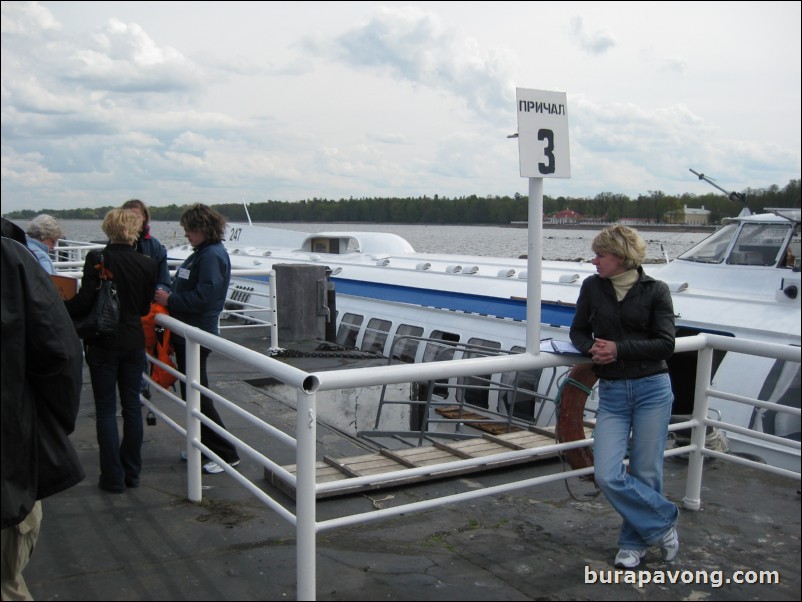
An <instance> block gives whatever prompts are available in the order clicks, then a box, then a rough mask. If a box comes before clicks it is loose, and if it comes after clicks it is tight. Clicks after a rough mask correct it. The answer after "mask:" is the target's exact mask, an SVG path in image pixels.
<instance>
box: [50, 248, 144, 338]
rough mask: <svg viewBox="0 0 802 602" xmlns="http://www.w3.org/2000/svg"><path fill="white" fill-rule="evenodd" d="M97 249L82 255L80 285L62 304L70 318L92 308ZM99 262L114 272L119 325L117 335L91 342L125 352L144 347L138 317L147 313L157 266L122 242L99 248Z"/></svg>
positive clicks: (83, 313)
mask: <svg viewBox="0 0 802 602" xmlns="http://www.w3.org/2000/svg"><path fill="white" fill-rule="evenodd" d="M99 258H100V252H99V251H90V252H89V253H88V254H87V255H86V262H85V263H84V273H83V277H82V278H81V288H80V290H79V291H78V294H77V295H75V296H74V297H73V298H72V299H70V300H69V301H65V302H64V303H65V304H66V306H67V311H69V312H70V315H71V316H72V317H73V318H80V317H83V316H84V315H86V313H87V312H88V311H89V310H90V309H91V308H92V304H93V303H94V301H95V295H96V291H97V287H98V283H99V281H100V279H99V277H98V273H97V270H96V269H95V265H96V264H97V263H98V261H99ZM103 261H104V265H105V266H106V268H107V269H109V270H110V271H111V272H112V274H113V275H114V276H113V278H112V280H114V282H116V283H117V295H118V297H119V299H120V328H119V330H118V331H117V336H112V337H99V338H97V339H92V344H93V345H97V346H98V347H104V348H106V349H117V350H120V351H127V350H131V349H136V348H140V347H141V348H142V349H144V348H145V334H144V332H143V330H142V316H146V315H148V313H150V303H151V301H153V295H154V294H155V292H156V277H157V271H156V270H157V267H156V262H155V261H153V259H151V258H150V257H148V256H146V255H142V254H141V253H137V252H136V250H135V249H134V247H132V246H131V245H126V244H108V245H106V248H105V249H103Z"/></svg>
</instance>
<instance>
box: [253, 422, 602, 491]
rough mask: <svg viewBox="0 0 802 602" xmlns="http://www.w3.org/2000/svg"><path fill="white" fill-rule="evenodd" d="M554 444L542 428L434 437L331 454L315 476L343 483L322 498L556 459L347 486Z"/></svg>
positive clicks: (517, 461)
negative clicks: (395, 473)
mask: <svg viewBox="0 0 802 602" xmlns="http://www.w3.org/2000/svg"><path fill="white" fill-rule="evenodd" d="M586 431H587V432H586V436H590V431H589V429H586ZM553 443H555V437H554V429H553V428H552V429H538V431H537V432H534V431H524V430H519V431H515V432H510V433H504V434H501V435H491V434H486V435H484V436H482V437H476V438H473V439H463V440H460V441H454V442H448V443H443V442H440V441H435V442H434V443H433V445H430V446H425V447H412V448H406V449H402V450H389V449H383V450H381V451H380V452H378V453H374V454H366V455H363V456H353V457H349V458H331V457H328V456H325V457H324V458H323V461H322V462H318V463H317V464H315V470H316V477H315V478H316V480H317V482H318V483H329V482H332V481H336V482H338V483H339V486H338V487H336V488H334V489H329V490H327V491H324V492H318V494H317V497H318V498H324V497H334V496H338V495H346V494H351V493H358V492H361V491H371V490H377V489H384V488H388V487H397V486H399V485H406V484H409V483H418V482H421V481H427V480H432V479H442V478H446V477H453V476H457V475H463V474H469V473H475V472H481V471H485V470H492V469H494V468H501V467H504V466H512V465H514V464H523V463H528V462H536V461H539V460H544V459H546V458H553V457H554V456H555V455H556V453H550V454H544V455H541V456H535V457H526V458H515V459H508V460H497V461H493V460H488V462H487V463H486V464H481V465H477V466H468V467H459V468H454V469H453V470H448V469H445V470H439V471H438V472H437V473H434V474H425V475H417V476H410V477H402V478H399V479H395V480H393V481H389V482H388V481H383V482H381V483H367V484H362V485H353V484H349V480H351V479H353V478H354V477H361V476H365V475H376V474H383V473H387V472H393V471H396V470H402V469H404V468H415V467H419V466H430V465H433V464H444V463H448V462H456V461H457V460H464V459H466V458H478V457H484V456H492V455H494V454H500V453H504V452H508V451H513V450H520V449H533V448H536V447H544V446H546V445H551V444H553ZM283 468H284V469H286V470H287V471H288V472H290V473H292V474H296V465H295V464H293V465H290V466H284V467H283ZM265 478H267V479H268V480H269V481H270V482H271V483H272V484H273V485H275V486H276V487H278V488H279V489H281V490H282V491H284V492H285V493H287V494H288V495H290V496H291V497H293V498H294V497H295V488H294V487H292V486H291V485H289V484H287V483H286V482H284V481H283V480H282V479H280V478H278V477H277V476H276V475H274V474H273V473H271V472H268V471H266V472H265Z"/></svg>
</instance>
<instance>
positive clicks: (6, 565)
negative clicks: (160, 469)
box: [1, 199, 239, 600]
mask: <svg viewBox="0 0 802 602" xmlns="http://www.w3.org/2000/svg"><path fill="white" fill-rule="evenodd" d="M149 222H150V215H149V211H148V208H147V207H146V205H145V204H144V203H143V202H142V201H139V200H136V199H134V200H130V201H127V202H126V203H124V204H123V205H122V206H121V207H119V208H115V209H112V210H111V211H109V212H108V213H107V214H106V216H105V217H104V219H103V223H102V229H103V232H104V233H105V235H106V236H107V237H108V241H109V242H108V244H107V245H106V246H105V247H104V248H103V249H101V250H93V251H90V252H89V253H88V254H87V256H86V260H85V264H84V269H83V275H82V278H81V286H80V288H79V290H78V292H77V294H76V295H75V296H74V297H72V298H70V299H67V300H63V299H62V298H61V295H60V294H59V292H58V289H57V288H56V286H55V285H54V283H53V282H52V280H51V279H50V275H51V274H54V273H55V270H54V269H53V261H52V257H51V253H52V251H53V250H54V248H55V247H56V244H57V242H58V240H59V239H60V238H62V237H63V235H64V232H63V230H62V228H61V226H60V224H59V223H58V221H57V220H55V219H54V218H53V217H51V216H49V215H40V216H37V217H36V218H35V219H33V220H31V222H30V224H29V225H28V228H27V232H25V231H23V230H22V229H21V228H19V227H18V226H16V225H15V224H13V223H12V222H10V221H8V220H6V219H5V218H3V223H2V226H3V229H2V234H3V238H2V243H3V245H2V252H3V254H2V261H3V266H2V268H3V270H2V279H3V283H2V284H3V287H2V303H3V311H2V316H3V322H2V366H3V370H2V387H3V388H2V413H3V419H2V428H3V440H2V453H3V456H2V457H3V460H2V471H3V472H2V563H1V564H2V599H3V600H25V599H31V596H30V592H29V591H28V590H27V587H26V585H25V580H24V579H23V577H22V570H23V568H24V567H25V565H26V563H27V559H28V557H29V556H30V553H31V551H32V550H33V547H34V544H35V543H36V539H37V537H38V533H39V526H40V523H41V516H42V512H41V500H42V499H43V498H45V497H47V496H50V495H53V494H55V493H58V492H59V491H63V490H65V489H67V488H69V487H72V486H73V485H75V484H77V483H78V482H80V481H81V480H82V479H83V478H84V477H85V473H84V470H83V468H82V466H81V463H80V461H79V459H78V456H77V454H76V452H75V450H74V448H73V447H72V445H71V443H70V441H69V438H68V437H69V435H70V434H71V433H72V431H73V430H74V428H75V421H76V419H77V415H78V407H79V405H80V392H81V384H82V371H83V361H84V358H85V360H86V364H87V365H88V367H89V374H90V379H91V384H92V393H93V397H94V402H95V415H96V433H97V441H98V448H99V464H100V474H99V477H98V483H97V484H98V487H99V488H100V489H101V490H103V491H106V492H110V493H122V492H124V491H125V490H126V489H128V488H134V487H138V486H139V483H140V473H141V471H142V439H143V418H142V409H141V402H140V397H139V396H140V391H141V387H142V374H143V370H144V369H145V368H146V367H147V359H146V357H145V334H144V331H143V327H142V318H143V317H144V316H147V315H148V314H149V313H150V312H151V304H152V303H157V304H160V305H162V306H164V307H166V308H167V309H168V310H169V313H170V314H172V315H173V316H174V317H176V318H177V319H179V320H182V321H183V322H185V323H187V324H189V325H190V326H196V327H198V328H200V329H202V330H205V331H207V332H210V333H213V334H217V333H218V317H219V315H220V313H221V312H222V310H223V308H224V304H225V299H226V293H227V290H228V285H229V281H230V278H231V264H230V261H229V258H228V254H227V252H226V251H225V249H224V247H223V245H222V240H223V237H224V233H225V226H226V221H225V218H224V217H223V216H222V215H220V214H219V213H218V212H217V211H215V210H214V209H212V208H211V207H208V206H206V205H202V204H196V205H192V206H191V207H189V208H188V209H187V210H186V211H185V212H184V213H183V215H182V216H181V220H180V224H181V226H182V227H183V228H184V231H185V234H186V237H187V239H188V240H189V242H190V244H191V245H192V246H193V248H194V253H193V254H192V255H191V256H190V257H189V258H188V259H187V260H186V261H185V262H184V263H183V264H182V265H181V266H180V267H179V268H178V270H177V272H176V276H175V278H171V277H170V273H169V268H168V265H167V252H166V249H165V248H164V246H163V245H162V244H161V243H160V242H159V241H158V239H156V238H155V237H153V236H152V235H151V234H150V227H149ZM101 263H102V266H103V268H105V270H106V271H107V273H109V274H110V275H111V278H112V280H113V281H114V282H115V284H116V289H117V297H118V299H119V305H120V319H119V326H118V331H117V334H116V335H114V336H99V337H94V338H91V339H85V340H84V341H83V345H82V344H81V340H80V339H79V338H78V335H77V334H76V331H75V328H74V326H73V320H74V319H77V318H80V317H82V316H83V315H85V314H86V313H88V312H89V310H90V309H91V308H92V306H93V304H94V302H95V297H96V294H97V292H96V291H97V289H98V285H99V280H100V278H101V273H100V270H98V266H99V265H100V264H101ZM32 266H33V267H32ZM173 346H174V348H175V354H176V355H175V358H176V364H177V367H178V370H179V371H181V372H185V368H186V360H185V349H186V345H185V342H184V340H183V338H181V337H179V336H175V335H174V337H173ZM208 356H209V350H208V349H206V348H202V352H201V384H202V385H203V386H205V387H208V385H209V383H208V378H207V373H206V362H207V358H208ZM19 375H24V378H20V377H19ZM181 391H182V394H183V395H184V396H186V386H185V385H184V383H183V382H182V384H181ZM118 392H119V398H120V405H121V407H122V419H123V426H122V437H120V433H119V429H118V424H117V394H118ZM201 411H202V412H203V413H204V414H205V415H206V416H208V417H209V418H210V419H211V420H213V421H214V422H216V423H217V424H219V425H220V426H221V427H222V428H225V425H224V424H223V421H222V419H221V418H220V416H219V414H218V413H217V411H216V409H215V407H214V404H213V402H212V401H211V400H210V399H208V398H207V397H206V396H202V401H201ZM201 442H202V443H203V444H204V445H206V446H207V447H208V448H209V449H211V450H212V451H213V452H214V453H216V454H217V455H218V456H219V457H221V458H223V459H224V460H225V461H226V462H228V463H230V464H231V465H236V464H238V463H239V456H238V454H237V449H236V447H235V446H234V445H232V444H231V443H230V442H229V441H227V440H226V439H225V438H224V437H221V436H220V435H219V434H217V433H216V432H215V431H214V430H212V429H210V428H207V427H206V426H205V425H204V426H202V429H201ZM185 454H186V452H184V453H183V454H182V456H183V457H186V456H185ZM203 470H204V472H206V473H209V474H215V473H220V472H223V470H224V469H223V468H222V467H221V466H219V465H218V464H216V463H215V462H213V461H211V460H209V459H208V458H206V459H205V460H204V463H203Z"/></svg>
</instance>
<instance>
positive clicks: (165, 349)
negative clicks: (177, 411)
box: [142, 303, 178, 389]
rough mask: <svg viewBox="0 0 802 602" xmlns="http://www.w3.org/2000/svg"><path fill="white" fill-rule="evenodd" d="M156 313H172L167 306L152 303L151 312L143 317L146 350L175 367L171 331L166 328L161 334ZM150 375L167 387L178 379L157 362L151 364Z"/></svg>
mask: <svg viewBox="0 0 802 602" xmlns="http://www.w3.org/2000/svg"><path fill="white" fill-rule="evenodd" d="M156 314H165V315H170V313H169V312H168V311H167V308H166V307H164V306H163V305H159V304H158V303H151V304H150V313H149V314H148V315H147V316H143V317H142V330H143V331H144V332H145V350H146V351H147V352H148V353H149V354H150V355H152V356H154V357H155V358H156V359H158V360H159V361H160V362H162V363H164V364H167V365H168V366H170V367H172V368H175V362H174V361H173V358H172V355H173V346H172V344H171V342H170V331H169V330H168V329H167V328H165V329H164V330H163V332H161V336H159V334H160V333H159V332H157V330H156V329H157V326H158V325H157V324H156ZM150 377H151V378H152V379H153V380H154V381H156V382H157V383H158V384H159V385H161V386H162V387H164V388H165V389H168V388H170V387H171V386H173V384H174V383H175V381H176V380H178V379H177V378H176V377H175V376H173V375H172V374H170V373H169V372H167V370H165V369H164V368H162V367H161V366H158V365H156V364H151V365H150Z"/></svg>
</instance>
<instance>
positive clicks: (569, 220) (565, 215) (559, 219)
mask: <svg viewBox="0 0 802 602" xmlns="http://www.w3.org/2000/svg"><path fill="white" fill-rule="evenodd" d="M582 219H583V217H582V214H581V213H577V212H576V211H574V210H573V209H563V210H562V211H558V212H557V213H555V214H553V215H551V216H549V221H550V222H551V223H553V224H575V223H577V222H579V221H581V220H582Z"/></svg>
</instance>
